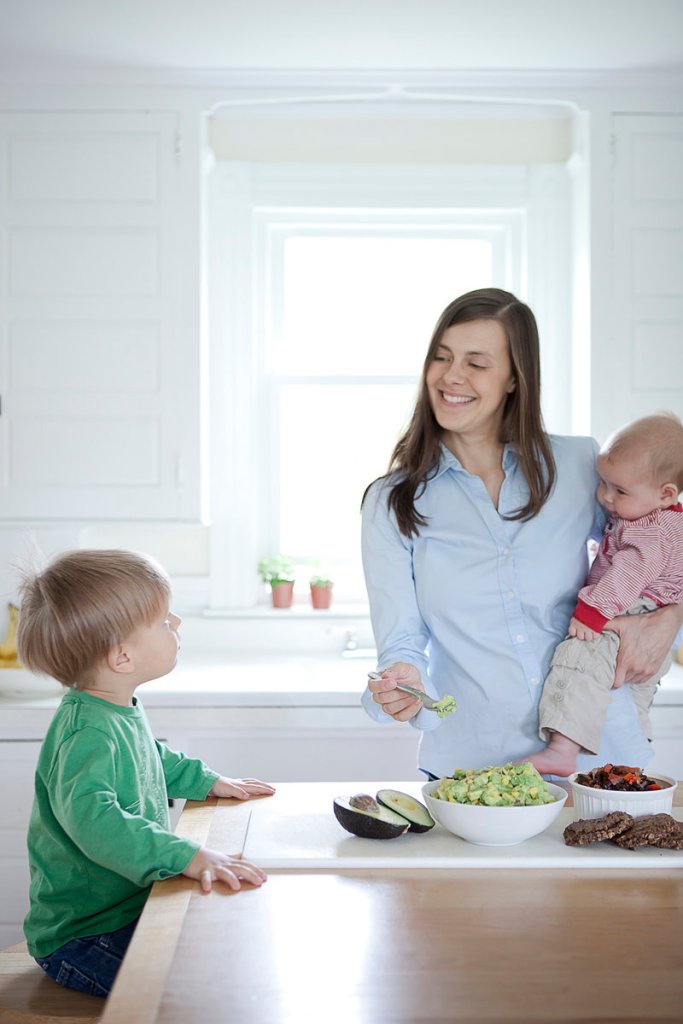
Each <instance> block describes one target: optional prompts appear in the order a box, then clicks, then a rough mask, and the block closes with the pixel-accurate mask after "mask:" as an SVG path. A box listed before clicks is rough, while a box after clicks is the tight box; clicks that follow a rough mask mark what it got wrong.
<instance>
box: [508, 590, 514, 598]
mask: <svg viewBox="0 0 683 1024" xmlns="http://www.w3.org/2000/svg"><path fill="white" fill-rule="evenodd" d="M514 596H515V592H514V590H508V597H509V598H513V597H514Z"/></svg>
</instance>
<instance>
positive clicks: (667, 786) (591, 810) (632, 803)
mask: <svg viewBox="0 0 683 1024" xmlns="http://www.w3.org/2000/svg"><path fill="white" fill-rule="evenodd" d="M577 775H578V772H574V774H573V775H570V776H569V779H568V781H569V783H570V785H571V787H572V796H573V799H574V813H575V816H576V818H602V817H603V815H605V814H609V813H610V812H611V811H626V812H627V813H628V814H632V815H633V817H634V818H639V817H641V815H643V814H662V813H666V814H671V808H672V807H673V799H674V790H675V789H676V786H677V785H678V783H677V782H676V780H675V779H670V778H669V777H668V775H650V776H649V778H651V779H652V780H653V781H654V782H658V783H659V784H660V785H661V786H662V789H646V790H643V792H642V793H628V792H627V791H625V790H614V789H594V788H593V787H592V786H582V785H580V784H579V783H578V782H577V781H576V776H577Z"/></svg>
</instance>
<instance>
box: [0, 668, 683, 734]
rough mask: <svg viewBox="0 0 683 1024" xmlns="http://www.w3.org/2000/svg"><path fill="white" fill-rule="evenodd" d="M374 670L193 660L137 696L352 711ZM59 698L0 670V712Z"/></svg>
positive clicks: (668, 692) (682, 700)
mask: <svg viewBox="0 0 683 1024" xmlns="http://www.w3.org/2000/svg"><path fill="white" fill-rule="evenodd" d="M374 667H375V661H374V660H373V659H369V658H358V659H344V658H341V657H337V658H332V657H327V658H325V657H321V656H320V655H317V656H316V655H313V656H310V657H307V656H305V655H299V656H295V655H291V654H290V655H287V656H285V657H282V656H276V655H269V656H260V657H247V656H245V657H243V658H237V659H226V658H225V657H224V656H222V655H217V654H209V655H206V656H204V657H201V656H198V655H197V656H195V657H194V659H193V660H191V661H190V660H187V661H180V662H179V663H178V665H177V667H176V668H175V669H174V670H173V672H171V673H170V674H169V675H167V676H164V677H163V678H161V679H156V680H154V681H153V682H150V683H145V684H144V686H143V687H141V689H140V695H141V697H142V700H143V702H144V704H145V707H148V708H182V707H191V708H202V707H234V708H240V707H249V708H260V707H285V708H286V707H302V706H304V707H354V708H356V707H358V705H359V700H360V694H361V693H362V691H363V689H364V687H365V683H366V679H367V673H368V671H370V670H371V669H373V668H374ZM63 692H64V690H63V687H61V686H60V685H59V684H58V683H55V682H52V681H50V680H46V679H39V678H38V677H35V676H32V675H31V673H29V672H26V670H23V669H21V670H14V669H0V712H2V711H3V710H10V709H13V710H15V711H20V710H26V711H28V712H29V716H30V715H32V714H35V713H36V712H37V713H39V714H40V713H41V712H45V711H52V710H54V708H56V707H57V704H58V703H59V699H60V697H61V695H62V694H63ZM655 705H656V706H679V705H681V706H683V665H680V664H678V663H674V665H672V667H671V669H670V671H669V672H668V673H667V674H666V676H664V678H663V679H662V683H661V686H660V687H659V690H658V692H657V696H656V698H655ZM48 720H49V719H48Z"/></svg>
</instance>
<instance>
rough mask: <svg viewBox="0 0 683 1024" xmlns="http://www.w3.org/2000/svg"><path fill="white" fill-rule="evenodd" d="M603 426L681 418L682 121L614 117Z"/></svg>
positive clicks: (641, 116)
mask: <svg viewBox="0 0 683 1024" xmlns="http://www.w3.org/2000/svg"><path fill="white" fill-rule="evenodd" d="M613 125H614V180H613V184H614V199H613V203H614V211H615V216H614V224H613V259H614V267H613V284H614V294H613V296H612V308H613V310H614V322H613V325H612V328H613V333H612V345H611V350H612V353H613V356H612V365H611V372H612V381H611V385H612V387H611V391H610V389H609V388H608V387H606V388H605V390H604V393H605V394H606V395H607V394H611V403H610V404H611V409H610V413H611V416H610V419H611V427H610V429H614V428H616V427H617V426H619V425H620V424H621V423H624V422H626V421H627V420H631V419H634V418H636V417H638V416H645V415H648V414H649V413H652V412H656V411H658V410H661V409H671V410H672V411H673V412H675V413H677V414H678V415H679V416H683V399H682V397H681V396H682V395H683V117H681V116H680V115H675V114H671V115H668V116H661V115H658V116H657V115H648V114H637V115H635V114H628V115H626V114H625V115H615V117H614V119H613Z"/></svg>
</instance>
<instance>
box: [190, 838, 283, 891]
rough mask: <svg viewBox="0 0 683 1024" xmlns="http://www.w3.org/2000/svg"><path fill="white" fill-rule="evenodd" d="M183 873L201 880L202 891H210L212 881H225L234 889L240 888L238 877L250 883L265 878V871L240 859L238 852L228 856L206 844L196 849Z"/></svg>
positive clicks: (259, 881) (260, 881) (255, 883)
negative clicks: (210, 848)
mask: <svg viewBox="0 0 683 1024" xmlns="http://www.w3.org/2000/svg"><path fill="white" fill-rule="evenodd" d="M183 874H184V875H186V876H187V877H188V878H195V879H196V880H197V881H198V882H201V885H202V889H203V890H204V892H211V885H212V883H213V882H225V884H226V885H229V886H230V888H231V889H235V890H236V889H241V884H240V879H242V880H243V881H246V882H251V884H252V885H261V883H262V882H265V880H266V878H267V875H266V873H265V871H262V870H261V868H257V867H256V865H255V864H250V863H249V861H248V860H242V857H241V855H240V854H239V853H238V854H235V856H233V857H229V856H228V855H227V854H226V853H221V852H220V851H219V850H209V849H208V848H207V847H206V846H201V847H200V848H199V849H198V850H197V852H196V853H195V855H194V857H193V858H192V860H191V861H190V863H189V864H188V865H187V867H186V868H185V870H184V871H183Z"/></svg>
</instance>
